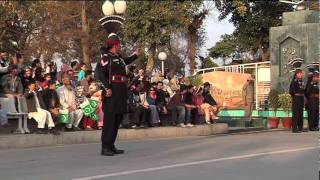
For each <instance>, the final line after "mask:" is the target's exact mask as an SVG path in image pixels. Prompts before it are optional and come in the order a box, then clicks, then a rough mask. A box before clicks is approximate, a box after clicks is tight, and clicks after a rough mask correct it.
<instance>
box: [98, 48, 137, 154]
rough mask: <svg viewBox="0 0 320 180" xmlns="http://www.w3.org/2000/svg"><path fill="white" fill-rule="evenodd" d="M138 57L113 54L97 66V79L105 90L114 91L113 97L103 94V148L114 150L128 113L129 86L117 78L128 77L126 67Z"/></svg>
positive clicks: (108, 55) (109, 53)
mask: <svg viewBox="0 0 320 180" xmlns="http://www.w3.org/2000/svg"><path fill="white" fill-rule="evenodd" d="M136 58H137V55H132V56H130V57H128V58H122V57H121V56H119V55H116V54H113V53H111V52H108V53H107V56H106V58H104V60H102V61H101V62H99V64H98V65H97V69H96V73H98V74H97V75H96V78H97V79H98V80H100V81H101V82H102V83H103V85H104V86H105V88H107V89H111V90H112V96H111V97H106V96H105V95H106V91H103V93H102V97H103V99H102V107H103V113H104V119H103V128H102V134H101V141H102V148H103V149H110V148H114V143H115V140H116V138H117V135H118V129H119V126H120V124H121V121H122V118H123V115H124V114H125V113H126V111H127V84H126V82H124V81H122V82H121V80H119V79H117V78H115V76H116V77H125V76H126V65H128V64H130V63H132V62H133V61H134V60H135V59H136Z"/></svg>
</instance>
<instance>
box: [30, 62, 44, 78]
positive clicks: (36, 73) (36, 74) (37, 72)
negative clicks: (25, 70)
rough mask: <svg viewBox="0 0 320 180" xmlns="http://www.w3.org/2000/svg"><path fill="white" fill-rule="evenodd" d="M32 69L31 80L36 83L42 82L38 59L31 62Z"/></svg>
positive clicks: (41, 70)
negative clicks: (32, 75)
mask: <svg viewBox="0 0 320 180" xmlns="http://www.w3.org/2000/svg"><path fill="white" fill-rule="evenodd" d="M32 68H33V72H34V77H33V78H34V79H35V80H36V81H39V82H43V81H44V78H43V75H42V72H43V69H42V66H41V62H40V59H35V60H33V62H32Z"/></svg>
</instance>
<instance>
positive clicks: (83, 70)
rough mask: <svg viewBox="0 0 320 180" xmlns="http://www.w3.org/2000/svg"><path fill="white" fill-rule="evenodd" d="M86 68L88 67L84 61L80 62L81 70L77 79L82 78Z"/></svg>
mask: <svg viewBox="0 0 320 180" xmlns="http://www.w3.org/2000/svg"><path fill="white" fill-rule="evenodd" d="M87 70H88V67H87V65H86V64H85V63H81V71H80V72H79V76H78V81H79V82H80V81H82V80H84V79H85V78H86V77H85V76H86V72H87Z"/></svg>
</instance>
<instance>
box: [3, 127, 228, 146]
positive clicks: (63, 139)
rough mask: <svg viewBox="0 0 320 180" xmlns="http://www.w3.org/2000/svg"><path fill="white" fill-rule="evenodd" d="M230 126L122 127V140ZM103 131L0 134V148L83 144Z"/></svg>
mask: <svg viewBox="0 0 320 180" xmlns="http://www.w3.org/2000/svg"><path fill="white" fill-rule="evenodd" d="M228 131H229V127H228V125H227V124H224V123H217V124H214V125H210V126H208V125H198V126H195V127H192V128H181V127H158V128H149V129H120V131H119V139H120V140H140V139H155V138H172V137H184V136H207V135H214V134H225V133H228ZM100 135H101V131H98V130H97V131H78V132H64V133H62V134H61V135H59V136H53V135H51V134H50V135H40V134H22V135H17V134H9V135H0V149H12V148H30V147H43V146H56V145H64V144H83V143H94V142H100Z"/></svg>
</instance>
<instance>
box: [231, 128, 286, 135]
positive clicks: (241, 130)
mask: <svg viewBox="0 0 320 180" xmlns="http://www.w3.org/2000/svg"><path fill="white" fill-rule="evenodd" d="M280 131H290V129H283V128H278V129H270V128H265V127H250V128H234V129H232V128H231V129H229V131H228V134H240V133H254V132H257V133H258V132H280Z"/></svg>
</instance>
